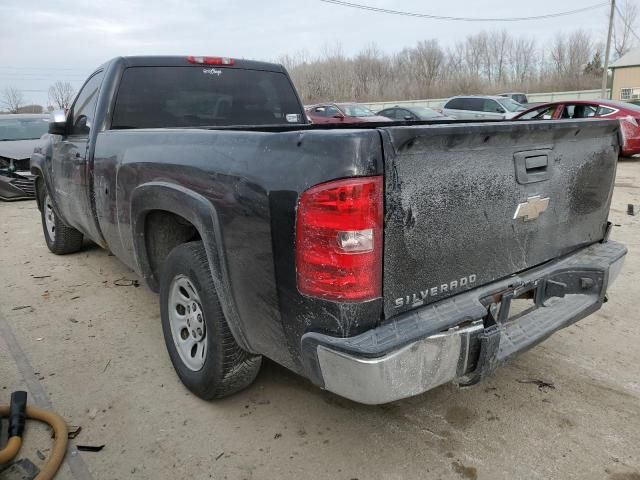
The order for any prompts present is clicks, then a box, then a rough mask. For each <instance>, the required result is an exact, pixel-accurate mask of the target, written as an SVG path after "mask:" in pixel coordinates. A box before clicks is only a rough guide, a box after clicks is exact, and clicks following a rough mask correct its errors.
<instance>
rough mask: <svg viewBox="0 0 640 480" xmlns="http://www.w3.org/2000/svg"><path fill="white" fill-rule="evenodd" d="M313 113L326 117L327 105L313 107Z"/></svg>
mask: <svg viewBox="0 0 640 480" xmlns="http://www.w3.org/2000/svg"><path fill="white" fill-rule="evenodd" d="M313 114H314V115H317V116H319V117H326V116H327V107H325V106H322V107H316V108H314V109H313Z"/></svg>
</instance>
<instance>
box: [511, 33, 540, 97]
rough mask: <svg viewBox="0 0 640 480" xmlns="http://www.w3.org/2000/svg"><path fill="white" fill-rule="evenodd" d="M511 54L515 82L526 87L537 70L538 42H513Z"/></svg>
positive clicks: (525, 40)
mask: <svg viewBox="0 0 640 480" xmlns="http://www.w3.org/2000/svg"><path fill="white" fill-rule="evenodd" d="M509 53H510V55H509V57H510V58H509V62H510V64H511V75H512V78H513V82H514V83H515V84H517V85H522V86H524V85H526V83H527V80H528V79H529V78H530V77H531V76H532V75H533V74H534V70H535V68H536V63H537V58H536V42H535V40H533V39H526V38H518V39H517V40H516V41H515V42H513V48H511V50H510V52H509ZM525 90H526V89H525Z"/></svg>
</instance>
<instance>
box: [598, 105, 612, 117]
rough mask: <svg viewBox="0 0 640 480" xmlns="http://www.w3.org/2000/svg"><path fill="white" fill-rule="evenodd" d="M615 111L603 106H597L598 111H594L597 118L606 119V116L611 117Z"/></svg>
mask: <svg viewBox="0 0 640 480" xmlns="http://www.w3.org/2000/svg"><path fill="white" fill-rule="evenodd" d="M615 112H616V110H615V109H614V108H609V107H605V106H604V105H599V106H598V110H596V116H597V117H606V116H607V115H611V114H612V113H615Z"/></svg>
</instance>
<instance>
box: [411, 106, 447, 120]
mask: <svg viewBox="0 0 640 480" xmlns="http://www.w3.org/2000/svg"><path fill="white" fill-rule="evenodd" d="M411 110H413V111H414V112H415V113H417V114H418V115H419V116H420V118H430V117H442V115H440V114H439V113H438V112H436V111H435V110H432V109H431V108H427V107H412V108H411Z"/></svg>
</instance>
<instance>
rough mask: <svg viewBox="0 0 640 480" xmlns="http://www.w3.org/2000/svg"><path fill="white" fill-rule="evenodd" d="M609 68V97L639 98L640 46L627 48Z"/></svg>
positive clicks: (625, 99) (628, 99) (629, 99)
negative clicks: (611, 77)
mask: <svg viewBox="0 0 640 480" xmlns="http://www.w3.org/2000/svg"><path fill="white" fill-rule="evenodd" d="M610 68H611V70H612V72H613V79H612V84H611V99H612V100H623V101H627V102H628V101H633V100H640V48H634V49H633V50H629V52H627V53H626V54H624V55H623V56H621V57H620V58H619V59H618V60H616V61H615V62H613V63H612V64H611V66H610Z"/></svg>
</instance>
